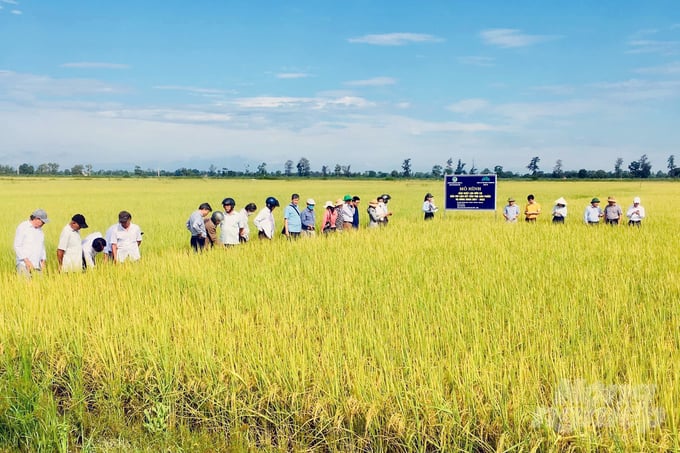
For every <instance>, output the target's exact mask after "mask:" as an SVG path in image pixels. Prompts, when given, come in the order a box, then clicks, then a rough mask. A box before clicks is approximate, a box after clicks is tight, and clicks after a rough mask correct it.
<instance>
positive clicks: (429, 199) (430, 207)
mask: <svg viewBox="0 0 680 453" xmlns="http://www.w3.org/2000/svg"><path fill="white" fill-rule="evenodd" d="M438 210H439V209H438V208H437V207H436V206H435V205H434V197H433V196H432V194H431V193H430V192H428V193H426V194H425V199H424V200H423V212H424V213H425V220H432V219H434V213H435V212H437V211H438Z"/></svg>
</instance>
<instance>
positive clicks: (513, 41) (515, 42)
mask: <svg viewBox="0 0 680 453" xmlns="http://www.w3.org/2000/svg"><path fill="white" fill-rule="evenodd" d="M479 35H480V36H481V38H482V40H483V41H484V42H485V43H486V44H489V45H493V46H498V47H505V48H510V47H527V46H531V45H533V44H538V43H541V42H545V41H550V40H554V39H557V38H559V36H555V35H529V34H526V33H522V32H521V31H520V30H517V29H513V28H494V29H489V30H482V31H481V32H480V33H479Z"/></svg>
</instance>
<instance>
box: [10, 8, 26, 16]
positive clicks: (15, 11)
mask: <svg viewBox="0 0 680 453" xmlns="http://www.w3.org/2000/svg"><path fill="white" fill-rule="evenodd" d="M10 12H11V13H12V14H14V15H16V16H21V15H22V14H23V13H22V12H21V11H20V10H18V9H13V10H12V11H10Z"/></svg>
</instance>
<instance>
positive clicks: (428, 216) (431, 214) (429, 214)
mask: <svg viewBox="0 0 680 453" xmlns="http://www.w3.org/2000/svg"><path fill="white" fill-rule="evenodd" d="M432 219H434V212H426V213H425V220H432Z"/></svg>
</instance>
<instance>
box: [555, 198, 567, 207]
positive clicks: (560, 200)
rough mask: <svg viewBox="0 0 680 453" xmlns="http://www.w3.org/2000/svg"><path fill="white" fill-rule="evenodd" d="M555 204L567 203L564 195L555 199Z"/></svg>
mask: <svg viewBox="0 0 680 453" xmlns="http://www.w3.org/2000/svg"><path fill="white" fill-rule="evenodd" d="M555 204H561V205H564V206H566V205H567V200H565V199H564V197H560V198H558V199H557V200H555Z"/></svg>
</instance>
